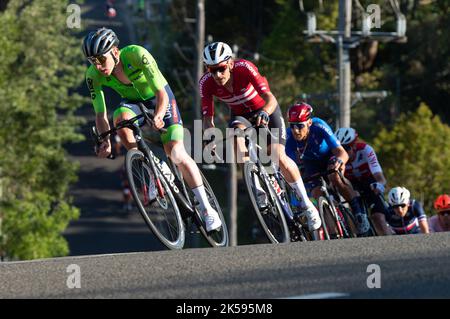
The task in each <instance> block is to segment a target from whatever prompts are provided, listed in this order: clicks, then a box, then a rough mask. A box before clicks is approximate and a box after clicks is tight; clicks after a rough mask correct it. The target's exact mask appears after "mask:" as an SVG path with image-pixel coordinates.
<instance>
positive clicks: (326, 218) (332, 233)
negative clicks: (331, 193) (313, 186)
mask: <svg viewBox="0 0 450 319" xmlns="http://www.w3.org/2000/svg"><path fill="white" fill-rule="evenodd" d="M317 203H318V206H319V207H318V209H319V214H320V218H321V219H322V224H323V225H322V227H323V231H324V235H325V239H326V240H331V239H340V238H343V232H342V227H341V225H340V223H339V221H338V220H337V219H336V216H335V214H334V211H333V208H332V207H331V205H332V204H331V203H330V202H329V201H328V199H326V198H325V197H323V196H320V197H319V200H318V201H317Z"/></svg>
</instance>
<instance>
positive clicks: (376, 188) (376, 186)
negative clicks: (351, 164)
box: [370, 182, 384, 195]
mask: <svg viewBox="0 0 450 319" xmlns="http://www.w3.org/2000/svg"><path fill="white" fill-rule="evenodd" d="M370 188H371V189H372V191H373V192H374V193H375V194H377V195H379V194H380V195H381V194H383V193H384V185H383V184H381V183H377V182H375V183H372V184H370Z"/></svg>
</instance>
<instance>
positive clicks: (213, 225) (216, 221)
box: [202, 207, 222, 232]
mask: <svg viewBox="0 0 450 319" xmlns="http://www.w3.org/2000/svg"><path fill="white" fill-rule="evenodd" d="M202 215H203V220H204V221H205V224H206V231H207V232H210V231H213V230H217V229H219V228H220V227H221V226H222V221H221V220H220V217H219V214H218V213H217V212H216V210H215V209H214V208H212V207H210V208H207V209H205V210H204V211H203V212H202Z"/></svg>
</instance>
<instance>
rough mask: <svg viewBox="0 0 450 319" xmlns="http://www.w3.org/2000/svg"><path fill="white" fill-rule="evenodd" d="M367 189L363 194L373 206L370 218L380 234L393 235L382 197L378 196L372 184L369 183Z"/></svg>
mask: <svg viewBox="0 0 450 319" xmlns="http://www.w3.org/2000/svg"><path fill="white" fill-rule="evenodd" d="M366 188H367V189H366V191H365V193H364V194H363V196H365V198H364V199H365V200H366V202H367V203H368V204H369V205H371V206H373V208H372V211H371V214H370V218H371V219H372V221H373V225H374V227H375V230H376V231H377V234H378V235H392V231H391V228H390V227H389V226H388V223H387V221H386V214H387V209H386V208H385V206H384V203H383V202H382V199H381V198H380V197H379V196H377V195H376V194H375V193H374V192H373V191H372V190H371V189H370V184H367V186H366Z"/></svg>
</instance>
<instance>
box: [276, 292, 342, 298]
mask: <svg viewBox="0 0 450 319" xmlns="http://www.w3.org/2000/svg"><path fill="white" fill-rule="evenodd" d="M349 296H350V295H349V294H344V293H340V292H322V293H318V294H310V295H300V296H292V297H286V298H280V299H331V298H342V297H349Z"/></svg>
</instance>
